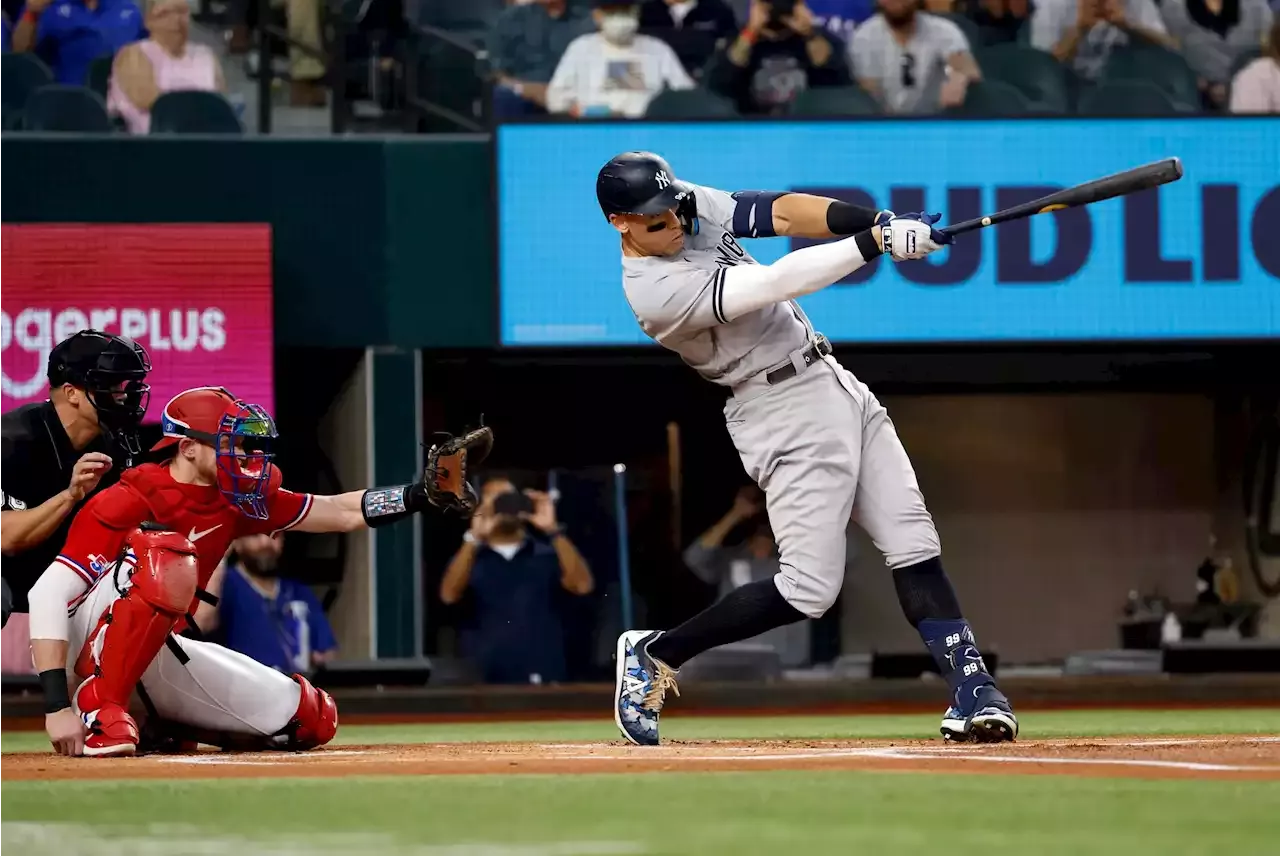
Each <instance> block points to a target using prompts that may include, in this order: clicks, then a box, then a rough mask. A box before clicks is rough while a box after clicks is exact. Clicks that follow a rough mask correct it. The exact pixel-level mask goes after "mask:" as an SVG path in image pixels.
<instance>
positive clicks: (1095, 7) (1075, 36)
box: [1031, 0, 1177, 81]
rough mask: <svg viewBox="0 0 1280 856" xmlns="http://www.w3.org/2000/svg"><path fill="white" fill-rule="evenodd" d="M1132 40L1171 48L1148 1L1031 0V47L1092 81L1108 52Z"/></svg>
mask: <svg viewBox="0 0 1280 856" xmlns="http://www.w3.org/2000/svg"><path fill="white" fill-rule="evenodd" d="M1130 39H1138V40H1139V41H1142V42H1147V43H1149V44H1154V45H1159V46H1160V47H1165V48H1169V49H1170V50H1176V48H1177V44H1176V43H1175V42H1174V40H1173V39H1171V38H1170V37H1169V33H1168V31H1167V30H1166V29H1165V26H1164V20H1163V19H1162V18H1161V17H1160V10H1159V9H1158V8H1156V4H1155V2H1154V0H1036V8H1035V11H1034V12H1033V13H1032V14H1031V45H1032V47H1036V48H1039V49H1040V50H1042V51H1048V52H1049V53H1051V54H1053V55H1054V57H1055V58H1057V60H1058V61H1059V62H1063V63H1066V64H1067V65H1070V66H1071V67H1072V68H1073V69H1074V70H1075V72H1076V74H1077V75H1079V76H1080V77H1081V78H1083V79H1084V80H1086V81H1094V80H1097V79H1098V75H1099V74H1100V73H1101V71H1102V67H1103V65H1105V64H1106V61H1107V57H1108V56H1109V55H1110V54H1111V51H1112V50H1114V49H1115V48H1117V47H1121V46H1123V45H1126V44H1128V43H1129V40H1130Z"/></svg>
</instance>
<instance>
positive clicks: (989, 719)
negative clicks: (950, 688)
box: [939, 684, 1018, 743]
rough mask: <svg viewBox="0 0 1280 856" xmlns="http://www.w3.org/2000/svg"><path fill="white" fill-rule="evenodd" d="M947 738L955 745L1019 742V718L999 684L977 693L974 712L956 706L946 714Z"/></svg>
mask: <svg viewBox="0 0 1280 856" xmlns="http://www.w3.org/2000/svg"><path fill="white" fill-rule="evenodd" d="M939 730H940V731H941V732H942V737H943V739H945V740H947V741H950V742H954V743H1003V742H1006V741H1008V742H1013V741H1014V740H1017V739H1018V717H1016V716H1015V715H1014V713H1013V708H1012V707H1010V705H1009V699H1007V698H1005V696H1004V693H1002V692H1000V690H998V689H996V686H995V684H984V685H983V686H981V687H978V688H977V689H976V690H974V706H973V711H972V712H971V713H969V714H968V715H966V714H965V712H964V711H962V710H960V708H958V707H956V706H955V705H952V706H951V707H949V708H947V712H946V713H944V714H943V715H942V727H941V728H940V729H939Z"/></svg>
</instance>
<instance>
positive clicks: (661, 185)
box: [596, 152, 697, 233]
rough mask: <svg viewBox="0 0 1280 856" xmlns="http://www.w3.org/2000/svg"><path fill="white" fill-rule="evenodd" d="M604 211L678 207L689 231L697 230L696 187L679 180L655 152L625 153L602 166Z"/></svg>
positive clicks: (599, 188) (599, 180)
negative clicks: (694, 188)
mask: <svg viewBox="0 0 1280 856" xmlns="http://www.w3.org/2000/svg"><path fill="white" fill-rule="evenodd" d="M596 199H597V200H598V201H599V203H600V210H601V211H603V212H604V216H605V217H606V218H608V216H609V215H610V214H641V215H651V214H661V213H662V212H663V211H670V210H671V209H673V208H674V209H676V210H677V213H678V214H679V215H680V220H681V222H682V224H683V225H684V228H685V231H686V232H690V233H694V232H696V231H697V225H696V224H697V208H696V202H695V200H694V194H693V188H691V187H690V186H689V185H687V184H685V183H684V182H682V181H678V180H677V179H676V174H675V173H674V172H673V171H672V169H671V165H670V164H668V163H667V162H666V161H665V160H664V159H663V158H662V157H661V156H659V155H655V154H654V153H653V152H623V153H622V154H620V155H618V156H617V157H615V158H614V159H613V160H611V161H609V162H608V163H607V164H605V165H604V166H603V167H601V168H600V174H599V175H598V176H596Z"/></svg>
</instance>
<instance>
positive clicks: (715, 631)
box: [596, 152, 1018, 745]
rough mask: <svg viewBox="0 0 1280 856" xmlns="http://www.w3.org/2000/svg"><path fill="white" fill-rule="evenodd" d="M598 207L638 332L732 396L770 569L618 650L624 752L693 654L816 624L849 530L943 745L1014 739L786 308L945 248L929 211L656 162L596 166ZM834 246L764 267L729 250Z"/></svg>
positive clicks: (879, 473)
mask: <svg viewBox="0 0 1280 856" xmlns="http://www.w3.org/2000/svg"><path fill="white" fill-rule="evenodd" d="M596 195H597V198H598V200H599V203H600V207H601V209H602V210H603V212H604V214H605V216H606V218H607V219H608V221H609V223H610V225H612V226H613V227H614V228H615V229H616V230H617V231H618V233H619V235H620V237H621V245H622V268H623V289H624V290H625V292H626V297H627V300H628V302H629V303H630V304H631V308H632V310H633V311H634V312H635V316H636V320H637V321H639V323H640V326H641V327H642V328H643V329H644V331H645V333H646V334H647V335H649V336H650V337H651V338H652V339H654V340H655V341H657V342H658V343H659V344H661V345H663V346H664V347H666V348H669V349H671V350H673V351H675V352H676V353H677V354H679V355H680V357H681V358H682V359H683V360H684V361H685V362H686V363H688V364H689V365H690V366H692V367H693V368H694V369H696V370H697V371H698V372H699V373H700V374H701V375H702V376H703V377H705V378H706V379H707V380H709V381H711V382H713V383H717V384H720V385H721V386H724V387H726V388H727V389H728V390H729V392H730V393H731V395H730V398H729V399H728V401H727V402H726V404H725V408H724V415H725V422H726V424H727V426H728V429H729V435H730V436H731V437H732V439H733V443H734V445H735V446H736V447H737V450H738V454H739V456H740V457H741V459H742V464H743V466H744V467H745V468H746V471H747V473H748V474H749V475H750V476H751V478H752V479H754V480H755V482H756V483H757V484H758V485H759V486H760V487H761V489H763V490H764V491H765V496H766V506H767V510H768V514H769V522H770V523H771V524H772V526H773V531H774V533H775V536H776V538H777V541H778V548H779V552H780V554H781V560H780V568H779V571H778V573H777V575H776V576H775V577H774V578H773V579H771V580H761V581H758V582H753V583H749V584H747V585H744V586H741V587H739V588H737V589H735V590H734V591H733V592H731V593H730V594H728V595H727V596H725V597H724V598H723V599H721V600H720V601H718V602H717V603H715V604H714V605H712V606H711V607H709V608H708V609H706V610H704V611H703V612H701V613H699V614H698V615H696V616H694V617H693V618H691V619H689V620H688V621H686V622H685V623H684V624H681V625H680V626H679V627H676V628H675V629H673V630H668V631H665V632H663V631H649V630H631V631H628V632H626V633H623V634H622V635H621V636H620V637H619V639H618V647H617V682H616V687H615V689H616V696H615V720H616V722H617V724H618V727H619V728H620V729H621V731H622V733H623V735H624V736H625V737H626V738H627V739H628V740H630V741H631V742H633V743H636V744H640V745H654V744H657V743H658V719H659V715H660V713H661V711H662V706H663V702H664V701H665V698H666V693H667V692H668V691H669V690H670V691H673V692H677V694H678V689H677V687H676V675H677V670H678V669H679V668H680V666H681V665H683V664H684V663H685V662H687V661H688V660H690V659H691V658H693V657H694V656H696V655H698V654H700V653H701V652H703V651H706V650H708V649H710V648H714V647H716V646H718V645H724V644H728V643H731V642H736V641H739V640H743V639H748V638H751V637H753V636H756V635H758V634H760V633H763V632H765V631H767V630H771V629H773V628H775V627H779V626H782V625H784V624H789V623H792V622H796V621H800V620H802V619H805V618H817V617H819V616H821V615H822V614H823V613H824V612H826V610H827V609H829V608H830V607H831V605H832V604H833V603H834V602H835V599H836V595H837V594H839V592H840V586H841V584H842V583H843V580H844V570H845V565H844V558H845V556H844V551H845V527H846V524H847V522H848V520H849V519H850V516H851V515H852V518H853V519H854V520H855V521H857V522H858V524H859V525H861V526H862V527H863V528H864V529H865V530H866V531H867V533H868V534H869V535H870V536H871V538H872V540H873V541H874V542H875V545H876V547H877V548H878V549H879V550H880V551H881V553H883V554H884V557H885V561H886V562H887V564H888V565H889V567H890V568H891V569H892V572H893V578H894V585H895V588H896V590H897V594H898V599H899V601H900V603H901V604H902V610H903V613H904V614H905V615H906V618H907V620H908V621H909V622H911V624H912V625H913V626H914V627H916V628H917V629H918V630H919V632H920V636H921V638H922V639H923V640H924V643H925V645H926V646H927V647H928V649H929V651H930V653H932V655H933V657H934V659H935V660H936V661H937V663H938V666H939V668H940V670H941V672H942V674H943V675H944V676H945V678H946V680H947V684H948V686H949V687H950V689H951V705H950V707H949V708H948V710H947V711H946V713H945V714H944V716H943V720H942V729H941V730H942V734H943V736H944V737H945V738H946V739H948V740H960V741H970V740H972V741H981V742H998V741H1004V740H1013V739H1015V738H1016V736H1017V733H1018V721H1017V719H1016V717H1015V716H1014V714H1013V710H1012V709H1011V708H1010V706H1009V701H1008V699H1006V698H1005V696H1004V695H1003V694H1002V693H1001V692H1000V691H999V690H998V689H997V688H996V684H995V681H994V679H993V678H992V676H991V674H990V673H989V672H988V671H987V668H986V665H985V664H984V663H983V660H982V655H981V654H980V653H979V651H978V649H977V646H976V643H975V641H974V636H973V632H972V630H970V628H969V623H968V622H967V621H965V619H964V617H963V615H962V613H961V610H960V605H959V603H958V602H957V599H956V595H955V592H954V590H953V589H952V587H951V583H950V581H949V580H948V578H947V575H946V572H945V571H944V570H943V567H942V561H941V558H940V553H941V548H940V546H939V541H938V533H937V530H936V529H935V528H934V525H933V520H932V518H931V517H930V516H929V512H928V510H926V508H925V504H924V497H923V496H922V495H921V493H920V488H919V486H918V485H917V483H916V476H915V472H914V471H913V470H912V467H911V462H910V460H908V458H907V453H906V451H905V450H904V449H903V447H902V443H901V441H900V440H899V439H898V435H897V433H896V432H895V430H894V427H893V423H892V422H891V421H890V420H889V417H888V414H887V413H886V412H885V409H884V407H883V406H882V405H881V404H880V402H879V401H878V400H876V397H875V395H873V394H872V393H871V391H870V390H869V389H867V387H866V385H865V384H863V383H862V382H861V381H859V380H858V379H857V378H856V377H854V376H853V374H851V373H850V372H848V371H846V370H845V369H844V368H843V367H842V366H841V365H840V364H839V363H838V362H837V361H836V360H835V359H834V358H833V357H832V356H831V345H830V343H829V342H828V341H827V340H826V338H825V337H823V336H822V335H821V334H820V333H816V332H815V331H814V329H813V325H812V324H811V323H810V321H809V319H808V318H807V317H806V316H805V313H804V312H803V310H801V308H800V307H799V305H797V303H796V302H795V300H796V298H798V297H801V296H803V295H805V294H810V293H812V292H815V291H818V290H819V289H822V288H825V287H826V286H828V285H830V284H831V283H834V282H837V281H839V280H840V279H842V278H844V277H845V276H847V275H848V274H850V273H852V272H853V271H855V270H857V269H858V268H860V267H862V266H863V265H865V264H866V263H868V262H870V261H872V260H873V259H875V258H876V257H878V256H880V255H881V254H885V255H889V256H891V257H892V258H893V259H894V261H908V260H912V259H920V258H923V257H924V256H926V255H928V254H929V253H931V252H934V251H935V250H938V249H940V248H941V247H942V246H943V245H945V244H948V243H950V242H951V238H950V236H948V235H946V234H944V233H942V232H939V231H938V230H936V229H934V228H932V224H934V223H935V222H937V220H938V215H928V214H906V215H902V216H895V215H894V214H893V212H890V211H879V212H877V211H873V210H870V209H865V208H860V207H858V206H855V205H849V204H847V203H844V202H840V201H838V200H833V199H827V198H823V197H817V196H809V195H806V194H802V193H786V192H770V191H740V192H737V193H733V194H729V193H726V192H724V191H721V190H715V189H713V188H710V187H701V186H698V185H693V184H688V183H684V182H680V181H678V180H677V179H676V176H675V173H674V172H672V170H671V167H670V166H669V165H668V164H667V162H666V161H664V160H663V159H662V158H661V157H659V156H657V155H655V154H652V153H649V152H628V153H625V154H621V155H619V156H617V157H616V158H614V159H613V160H611V161H610V162H609V163H608V164H606V165H605V166H604V167H603V168H602V169H601V170H600V174H599V176H598V178H597V181H596ZM775 236H796V237H806V238H833V237H838V236H848V237H844V239H843V240H838V241H831V242H829V243H825V244H818V245H815V246H811V247H806V248H803V249H800V250H797V251H795V252H792V253H789V254H787V255H785V256H783V257H782V258H780V259H779V260H778V261H776V262H774V263H773V264H771V265H761V264H759V263H757V262H756V260H755V259H753V258H752V257H751V255H750V254H749V253H747V251H746V250H745V249H743V248H742V245H741V244H739V243H738V239H739V238H767V237H775Z"/></svg>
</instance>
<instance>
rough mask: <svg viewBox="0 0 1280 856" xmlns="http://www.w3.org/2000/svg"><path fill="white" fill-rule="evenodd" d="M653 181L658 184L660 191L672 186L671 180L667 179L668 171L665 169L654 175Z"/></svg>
mask: <svg viewBox="0 0 1280 856" xmlns="http://www.w3.org/2000/svg"><path fill="white" fill-rule="evenodd" d="M653 180H654V181H656V182H658V189H659V190H666V189H667V187H668V186H669V185H670V184H671V179H669V178H667V171H666V170H665V169H660V170H658V171H657V172H656V173H654V176H653Z"/></svg>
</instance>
